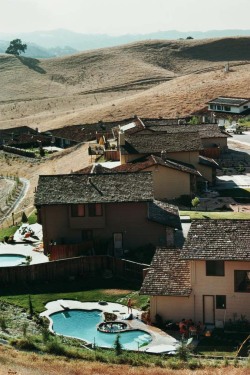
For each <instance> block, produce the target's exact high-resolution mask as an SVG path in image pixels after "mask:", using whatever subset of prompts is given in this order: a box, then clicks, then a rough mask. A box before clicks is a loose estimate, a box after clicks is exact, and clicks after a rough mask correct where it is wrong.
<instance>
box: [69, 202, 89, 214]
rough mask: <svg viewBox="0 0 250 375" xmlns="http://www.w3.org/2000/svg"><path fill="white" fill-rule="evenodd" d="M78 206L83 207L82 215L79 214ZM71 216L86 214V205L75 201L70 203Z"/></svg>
mask: <svg viewBox="0 0 250 375" xmlns="http://www.w3.org/2000/svg"><path fill="white" fill-rule="evenodd" d="M80 207H81V208H83V215H82V214H79V211H80ZM70 214H71V217H85V216H86V206H85V204H84V203H76V204H71V205H70Z"/></svg>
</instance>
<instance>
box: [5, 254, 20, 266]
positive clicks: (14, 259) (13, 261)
mask: <svg viewBox="0 0 250 375" xmlns="http://www.w3.org/2000/svg"><path fill="white" fill-rule="evenodd" d="M25 258H26V256H24V255H19V254H1V255H0V267H11V266H18V265H19V264H21V263H22V262H25Z"/></svg>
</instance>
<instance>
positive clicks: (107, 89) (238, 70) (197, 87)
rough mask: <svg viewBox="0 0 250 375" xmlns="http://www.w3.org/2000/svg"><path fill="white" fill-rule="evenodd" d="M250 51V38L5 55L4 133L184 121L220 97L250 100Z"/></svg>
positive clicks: (1, 78) (1, 77)
mask: <svg viewBox="0 0 250 375" xmlns="http://www.w3.org/2000/svg"><path fill="white" fill-rule="evenodd" d="M249 47H250V38H247V37H246V38H227V39H207V40H178V41H147V42H139V43H133V44H128V45H124V46H120V47H113V48H105V49H100V50H93V51H88V52H83V53H79V54H76V55H72V56H66V57H63V58H54V59H40V60H38V59H31V58H25V57H20V56H19V57H15V56H12V55H0V72H1V74H0V84H1V87H2V88H4V89H2V90H1V92H0V127H1V128H6V127H12V126H18V125H24V124H26V125H29V126H32V127H34V128H35V127H39V129H40V130H45V129H50V128H54V127H61V126H63V125H70V124H76V123H83V122H95V121H98V120H100V119H102V120H112V119H114V118H115V119H122V118H126V117H130V116H133V115H134V114H138V115H140V116H144V117H147V116H148V117H150V116H151V117H155V116H159V115H160V116H165V117H167V116H176V115H179V116H181V115H186V114H188V113H190V112H192V111H194V110H196V109H197V107H201V106H204V104H205V103H206V101H207V100H208V99H211V98H213V97H215V96H218V95H232V96H249V86H250V74H249V73H250V70H249V69H250V68H249V66H250V48H249ZM227 62H230V72H229V73H224V66H225V64H226V63H227Z"/></svg>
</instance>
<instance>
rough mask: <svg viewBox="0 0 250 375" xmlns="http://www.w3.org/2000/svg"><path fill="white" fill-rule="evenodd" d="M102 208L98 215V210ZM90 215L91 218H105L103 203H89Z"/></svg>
mask: <svg viewBox="0 0 250 375" xmlns="http://www.w3.org/2000/svg"><path fill="white" fill-rule="evenodd" d="M97 207H99V208H100V213H99V214H98V209H97ZM88 215H89V217H101V216H103V205H102V203H89V204H88Z"/></svg>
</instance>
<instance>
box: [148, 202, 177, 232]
mask: <svg viewBox="0 0 250 375" xmlns="http://www.w3.org/2000/svg"><path fill="white" fill-rule="evenodd" d="M148 219H149V220H151V221H155V222H156V223H159V224H162V225H166V226H168V227H172V228H178V229H182V227H181V220H180V216H179V211H178V207H176V206H173V205H171V204H168V203H164V202H160V201H156V200H154V201H153V202H150V203H149V207H148Z"/></svg>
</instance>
